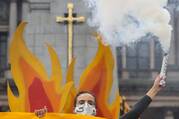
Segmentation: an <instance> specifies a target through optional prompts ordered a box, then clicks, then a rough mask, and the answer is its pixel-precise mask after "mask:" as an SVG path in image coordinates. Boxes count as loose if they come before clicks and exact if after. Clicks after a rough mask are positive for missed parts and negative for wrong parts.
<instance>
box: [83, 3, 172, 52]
mask: <svg viewBox="0 0 179 119" xmlns="http://www.w3.org/2000/svg"><path fill="white" fill-rule="evenodd" d="M83 1H84V2H85V3H86V5H87V6H88V8H89V9H90V10H91V11H92V17H91V18H89V19H88V23H89V25H90V26H93V27H97V28H98V29H97V30H98V31H99V32H100V33H101V34H102V35H103V37H104V39H105V42H106V43H108V44H111V45H113V46H120V45H123V44H129V43H131V42H136V41H138V40H139V39H141V37H144V36H146V35H147V34H152V35H153V36H157V37H158V38H159V41H160V43H161V45H162V47H163V49H164V51H165V52H167V51H168V50H169V47H170V39H171V30H172V27H171V26H170V25H169V21H170V14H169V12H168V11H167V9H165V8H164V7H166V5H167V0H83Z"/></svg>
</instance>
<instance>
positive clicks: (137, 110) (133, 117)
mask: <svg viewBox="0 0 179 119" xmlns="http://www.w3.org/2000/svg"><path fill="white" fill-rule="evenodd" d="M162 79H165V77H160V76H159V75H158V76H157V77H156V78H155V81H154V84H153V86H152V88H151V89H150V90H149V91H148V92H147V93H146V95H145V96H144V97H143V98H142V99H141V100H139V101H138V102H137V103H136V104H135V106H134V107H133V108H132V110H130V111H129V112H128V113H126V114H124V115H123V116H122V117H121V118H120V119H138V118H139V116H140V115H141V114H142V112H143V111H144V110H145V109H146V108H147V107H148V105H149V104H150V103H151V102H152V100H153V98H154V97H155V96H156V95H157V93H158V92H159V91H160V90H161V89H162V88H163V87H164V86H165V85H163V86H161V85H160V80H162Z"/></svg>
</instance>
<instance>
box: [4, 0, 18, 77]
mask: <svg viewBox="0 0 179 119" xmlns="http://www.w3.org/2000/svg"><path fill="white" fill-rule="evenodd" d="M16 27H17V0H10V10H9V36H8V42H7V44H8V48H9V43H10V40H11V38H12V35H13V33H14V32H15V30H16ZM8 50H9V49H7V51H8ZM7 60H8V61H7V62H8V63H9V57H8V55H7ZM11 77H12V76H11V73H10V70H7V71H6V72H5V78H6V79H11Z"/></svg>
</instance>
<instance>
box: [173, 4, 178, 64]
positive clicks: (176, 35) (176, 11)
mask: <svg viewBox="0 0 179 119" xmlns="http://www.w3.org/2000/svg"><path fill="white" fill-rule="evenodd" d="M174 31H175V34H174V35H175V40H176V57H177V58H176V59H177V60H176V63H177V65H179V7H177V8H176V9H175V27H174Z"/></svg>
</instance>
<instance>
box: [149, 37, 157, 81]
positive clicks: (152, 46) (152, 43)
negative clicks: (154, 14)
mask: <svg viewBox="0 0 179 119" xmlns="http://www.w3.org/2000/svg"><path fill="white" fill-rule="evenodd" d="M150 69H151V71H152V70H153V69H155V41H154V39H151V41H150ZM155 76H156V74H155V72H153V71H152V79H153V78H154V77H155Z"/></svg>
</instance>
